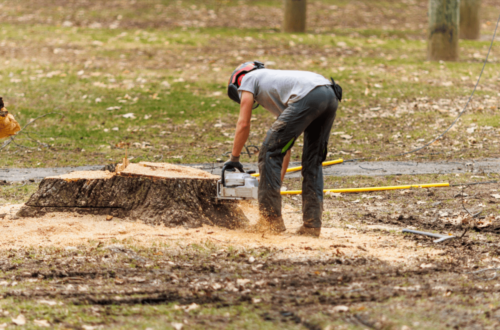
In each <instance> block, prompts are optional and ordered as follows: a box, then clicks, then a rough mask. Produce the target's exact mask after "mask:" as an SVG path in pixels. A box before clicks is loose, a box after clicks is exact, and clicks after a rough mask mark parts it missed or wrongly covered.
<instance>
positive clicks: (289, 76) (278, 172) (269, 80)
mask: <svg viewBox="0 0 500 330" xmlns="http://www.w3.org/2000/svg"><path fill="white" fill-rule="evenodd" d="M228 95H229V97H230V98H231V99H232V100H233V101H235V102H237V103H239V104H240V115H239V119H238V124H237V126H236V132H235V138H234V144H233V150H232V154H231V158H230V160H229V161H228V162H226V163H225V165H228V167H227V168H228V169H234V168H238V169H241V170H243V165H242V164H241V163H240V154H241V150H242V149H243V147H244V146H245V143H246V141H247V139H248V136H249V134H250V119H251V117H252V110H253V109H255V108H256V107H257V106H259V105H262V106H263V107H264V108H265V109H266V110H268V111H270V112H271V113H273V114H274V115H275V116H276V117H277V119H276V121H275V122H274V124H273V125H272V126H271V128H270V129H269V131H268V132H267V136H266V138H265V140H264V143H263V144H262V148H261V149H260V152H259V173H260V181H259V212H260V220H259V224H260V225H261V226H265V227H266V228H269V229H270V230H272V231H274V232H283V231H285V230H286V228H285V224H284V222H283V217H282V214H281V194H280V190H281V183H282V181H283V178H284V176H285V173H286V169H287V168H288V163H289V161H290V155H291V152H290V151H291V150H290V149H291V148H292V146H293V144H294V143H295V141H296V140H297V138H298V137H299V136H300V135H301V134H302V133H304V149H303V152H302V176H303V182H302V211H303V225H302V227H301V228H300V229H299V230H298V232H297V233H298V234H301V235H307V236H315V237H318V236H319V235H320V233H321V217H322V213H323V169H322V165H321V163H322V162H323V161H324V160H325V159H326V155H327V145H328V139H329V137H330V131H331V128H332V125H333V121H334V120H335V114H336V111H337V106H338V102H339V101H340V100H341V99H342V89H341V88H340V86H339V85H337V84H335V82H334V81H333V79H332V81H329V80H327V79H326V78H324V77H323V76H321V75H319V74H316V73H313V72H307V71H287V70H270V69H267V68H265V67H264V64H262V63H260V62H258V61H255V62H247V63H244V64H243V65H241V66H240V67H238V68H237V69H236V70H235V71H234V72H233V74H232V76H231V79H230V81H229V87H228Z"/></svg>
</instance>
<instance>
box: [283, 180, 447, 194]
mask: <svg viewBox="0 0 500 330" xmlns="http://www.w3.org/2000/svg"><path fill="white" fill-rule="evenodd" d="M449 186H450V184H449V183H447V182H445V183H429V184H417V185H407V186H389V187H371V188H346V189H325V190H323V192H325V193H326V192H332V193H360V192H370V191H384V190H401V189H412V188H433V187H449ZM281 194H282V195H301V194H302V190H290V191H282V192H281Z"/></svg>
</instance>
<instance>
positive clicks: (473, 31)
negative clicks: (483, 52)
mask: <svg viewBox="0 0 500 330" xmlns="http://www.w3.org/2000/svg"><path fill="white" fill-rule="evenodd" d="M480 9H481V0H460V38H461V39H469V40H476V39H479V37H480V36H481V24H480V19H479V12H480Z"/></svg>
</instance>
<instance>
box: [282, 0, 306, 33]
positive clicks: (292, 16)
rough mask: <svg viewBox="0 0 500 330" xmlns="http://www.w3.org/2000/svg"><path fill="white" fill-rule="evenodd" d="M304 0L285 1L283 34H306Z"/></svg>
mask: <svg viewBox="0 0 500 330" xmlns="http://www.w3.org/2000/svg"><path fill="white" fill-rule="evenodd" d="M306 5H307V1H306V0H285V17H284V20H283V31H284V32H299V33H300V32H306V7H307V6H306Z"/></svg>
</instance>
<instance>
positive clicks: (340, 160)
mask: <svg viewBox="0 0 500 330" xmlns="http://www.w3.org/2000/svg"><path fill="white" fill-rule="evenodd" d="M343 162H344V160H343V159H337V160H331V161H328V162H323V163H322V164H321V165H323V166H330V165H335V164H340V163H343ZM300 170H302V166H297V167H290V168H289V169H287V170H286V173H290V172H297V171H300ZM252 176H254V177H256V178H258V177H259V176H260V174H259V173H255V174H252Z"/></svg>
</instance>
